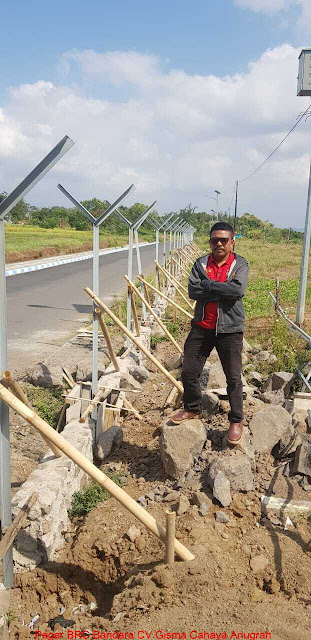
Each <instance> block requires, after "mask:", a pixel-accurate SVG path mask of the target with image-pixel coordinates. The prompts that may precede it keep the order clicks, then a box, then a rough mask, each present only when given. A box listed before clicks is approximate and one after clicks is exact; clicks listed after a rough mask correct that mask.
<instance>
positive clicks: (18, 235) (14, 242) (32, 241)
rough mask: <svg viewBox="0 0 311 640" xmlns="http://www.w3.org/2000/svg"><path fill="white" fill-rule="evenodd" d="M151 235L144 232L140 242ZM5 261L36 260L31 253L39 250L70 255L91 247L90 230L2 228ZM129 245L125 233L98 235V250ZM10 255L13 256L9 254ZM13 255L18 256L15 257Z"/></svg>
mask: <svg viewBox="0 0 311 640" xmlns="http://www.w3.org/2000/svg"><path fill="white" fill-rule="evenodd" d="M153 239H154V237H153V233H152V232H151V231H150V232H149V231H145V232H144V233H141V234H140V241H145V242H147V241H152V240H153ZM5 240H6V259H7V260H9V259H10V258H11V257H12V258H14V259H18V256H20V257H24V258H25V257H27V254H29V257H39V256H32V252H38V254H39V253H40V251H41V252H42V253H43V255H44V256H46V255H48V253H49V251H50V252H51V255H55V254H61V253H71V252H75V251H77V252H78V251H79V250H86V251H87V250H88V249H91V248H92V231H76V230H75V229H61V228H59V227H56V228H55V229H43V228H42V227H33V226H30V225H8V224H6V225H5ZM127 243H128V235H127V233H125V234H123V235H118V234H111V233H106V232H105V231H104V229H103V230H102V231H101V233H100V247H101V248H102V249H104V248H106V247H116V246H124V245H125V244H127ZM12 254H13V255H12ZM14 254H18V255H17V256H15V255H14Z"/></svg>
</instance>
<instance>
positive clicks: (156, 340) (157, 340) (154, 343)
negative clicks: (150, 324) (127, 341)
mask: <svg viewBox="0 0 311 640" xmlns="http://www.w3.org/2000/svg"><path fill="white" fill-rule="evenodd" d="M167 340H168V337H167V336H156V335H152V336H150V347H151V349H155V348H156V346H157V344H159V343H160V342H166V341H167Z"/></svg>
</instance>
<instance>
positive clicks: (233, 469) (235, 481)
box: [208, 451, 254, 491]
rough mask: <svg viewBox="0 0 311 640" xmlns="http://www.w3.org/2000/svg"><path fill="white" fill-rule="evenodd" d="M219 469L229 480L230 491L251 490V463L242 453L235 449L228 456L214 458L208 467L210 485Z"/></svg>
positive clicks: (252, 482)
mask: <svg viewBox="0 0 311 640" xmlns="http://www.w3.org/2000/svg"><path fill="white" fill-rule="evenodd" d="M219 471H222V472H223V473H224V475H225V476H226V478H227V479H228V480H229V482H230V487H231V489H232V491H252V490H253V486H254V476H253V473H252V468H251V463H250V460H249V458H248V457H247V456H245V455H244V454H243V453H241V452H239V451H237V452H235V453H234V454H233V455H230V456H223V457H218V458H214V460H212V462H211V464H210V466H209V469H208V479H209V482H210V483H211V485H212V484H213V482H215V479H216V476H217V473H218V472H219Z"/></svg>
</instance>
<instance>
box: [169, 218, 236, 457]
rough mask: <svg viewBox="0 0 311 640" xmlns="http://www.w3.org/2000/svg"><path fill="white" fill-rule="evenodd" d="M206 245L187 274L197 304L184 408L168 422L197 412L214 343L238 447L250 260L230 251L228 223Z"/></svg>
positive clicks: (231, 241) (186, 369)
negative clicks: (209, 248) (202, 375)
mask: <svg viewBox="0 0 311 640" xmlns="http://www.w3.org/2000/svg"><path fill="white" fill-rule="evenodd" d="M210 247H211V253H210V254H208V255H206V256H203V257H202V258H198V260H196V262H195V263H194V265H193V267H192V271H191V274H190V278H189V284H188V292H189V297H190V298H191V299H192V300H196V306H195V315H194V319H193V320H192V322H191V324H192V328H191V331H190V333H189V335H188V337H187V340H186V342H185V347H184V363H183V370H182V381H183V385H184V408H183V409H180V410H179V411H178V412H177V413H175V414H174V415H173V416H172V417H171V420H172V422H174V423H175V424H180V423H181V422H184V421H185V420H191V418H195V417H198V416H199V415H200V414H201V411H202V407H201V387H200V377H201V373H202V370H203V367H204V364H205V362H206V359H207V358H208V356H209V354H210V353H211V351H212V349H213V348H214V347H216V350H217V353H218V355H219V358H220V361H221V364H222V367H223V370H224V373H225V376H226V380H227V393H228V398H229V403H230V408H231V409H230V413H229V416H228V417H229V422H230V426H229V433H228V442H229V443H230V444H232V445H237V444H238V443H239V442H240V440H241V438H242V433H243V422H242V421H243V385H242V380H241V373H242V348H243V332H244V328H245V314H244V307H243V303H242V298H243V295H244V291H245V287H246V285H247V280H248V264H247V262H246V260H245V259H244V258H242V257H241V256H239V255H237V254H236V253H234V251H233V249H234V232H233V228H232V226H231V225H230V224H227V223H226V222H216V224H214V226H213V227H212V228H211V231H210Z"/></svg>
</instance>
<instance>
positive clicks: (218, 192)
mask: <svg viewBox="0 0 311 640" xmlns="http://www.w3.org/2000/svg"><path fill="white" fill-rule="evenodd" d="M215 193H217V197H216V200H217V222H218V218H219V206H218V198H219V196H220V191H217V189H215Z"/></svg>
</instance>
